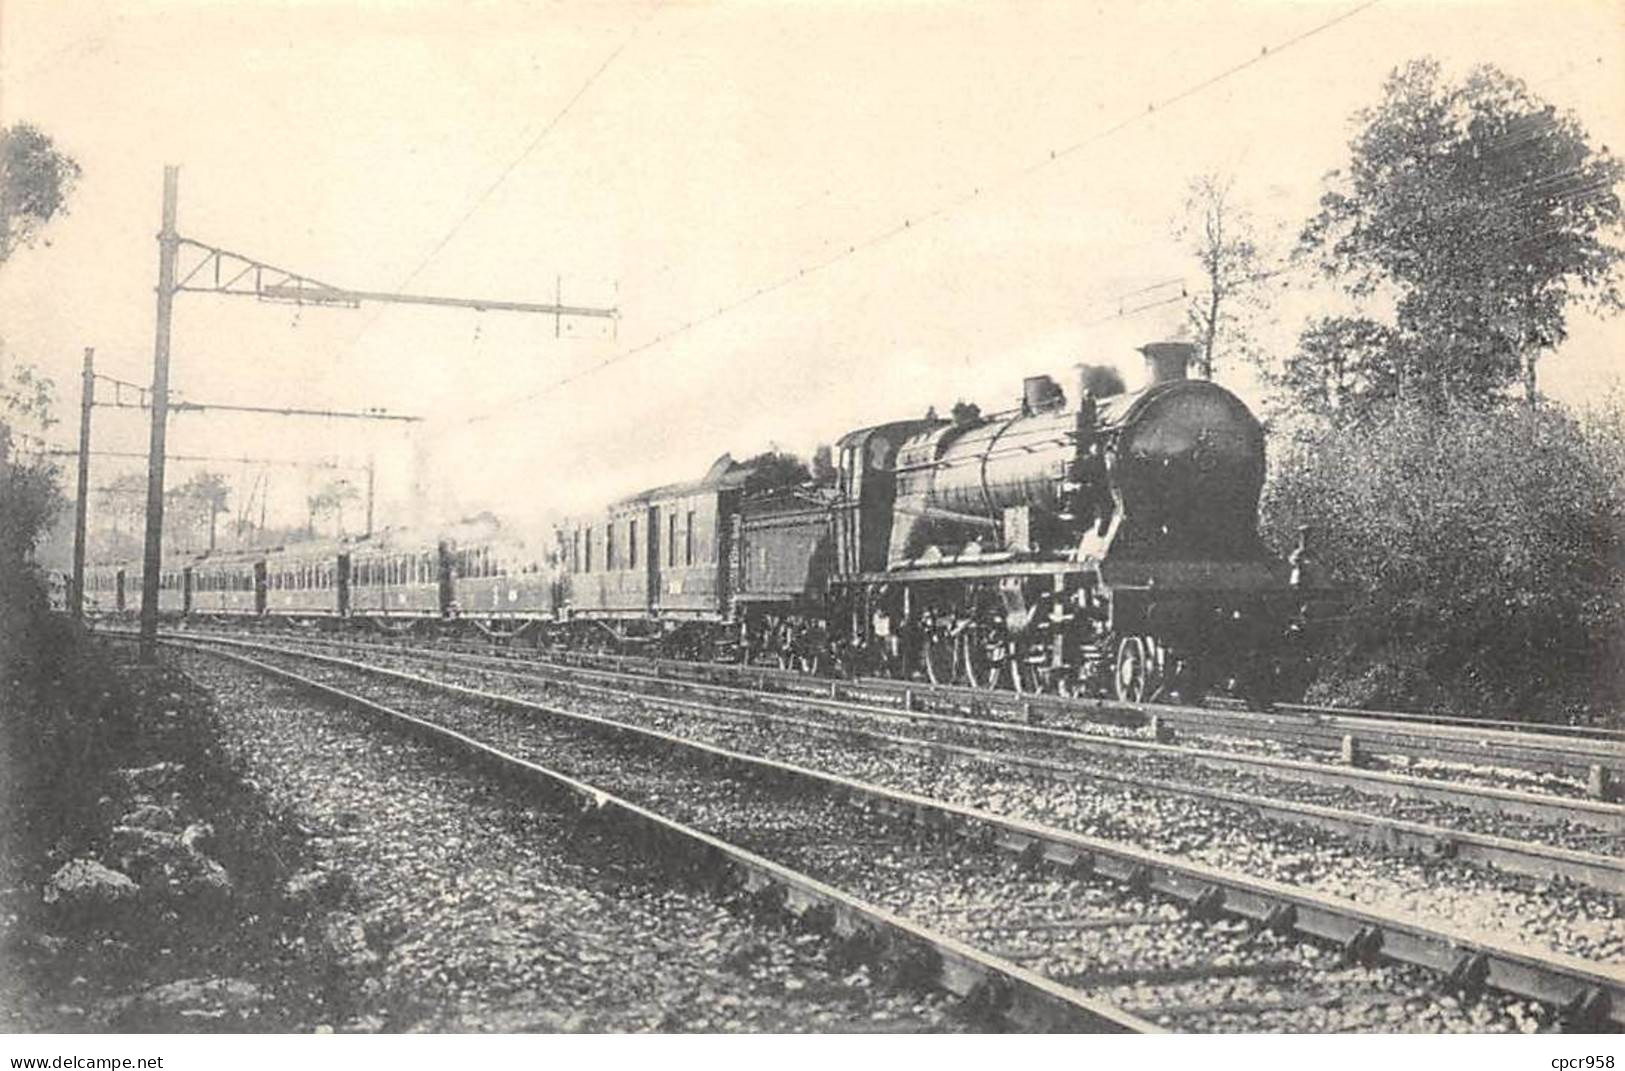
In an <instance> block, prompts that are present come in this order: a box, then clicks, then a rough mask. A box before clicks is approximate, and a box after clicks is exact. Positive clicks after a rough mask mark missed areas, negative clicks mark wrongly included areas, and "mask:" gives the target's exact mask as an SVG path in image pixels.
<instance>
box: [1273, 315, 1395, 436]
mask: <svg viewBox="0 0 1625 1071" xmlns="http://www.w3.org/2000/svg"><path fill="white" fill-rule="evenodd" d="M1406 359H1407V352H1406V350H1405V348H1404V347H1403V346H1402V345H1401V344H1400V340H1399V339H1398V337H1397V336H1396V333H1395V332H1394V330H1393V329H1392V328H1390V327H1387V326H1385V325H1383V324H1380V323H1377V322H1375V321H1373V320H1368V319H1364V318H1361V317H1351V316H1323V317H1321V318H1319V319H1317V320H1314V321H1312V322H1311V323H1310V324H1309V325H1308V326H1307V327H1305V328H1304V329H1303V332H1302V334H1301V335H1300V336H1299V338H1298V349H1297V352H1296V353H1294V354H1292V355H1291V356H1289V357H1288V358H1287V359H1286V361H1285V362H1284V363H1283V365H1282V367H1281V369H1280V371H1278V372H1273V373H1270V374H1269V376H1268V378H1269V379H1270V380H1271V381H1272V383H1273V384H1274V385H1275V386H1276V387H1278V388H1281V393H1282V395H1284V397H1285V398H1286V399H1289V400H1290V401H1289V404H1288V405H1287V406H1286V408H1288V409H1290V410H1291V411H1293V412H1294V413H1296V414H1308V415H1311V416H1317V417H1323V418H1326V419H1329V420H1333V421H1338V422H1361V421H1365V420H1371V419H1379V418H1380V417H1381V416H1382V415H1383V414H1384V413H1385V412H1386V411H1387V409H1388V405H1389V403H1390V402H1392V401H1393V400H1394V399H1395V398H1398V397H1399V396H1401V395H1402V394H1403V393H1404V381H1405V375H1406ZM1277 415H1279V414H1277Z"/></svg>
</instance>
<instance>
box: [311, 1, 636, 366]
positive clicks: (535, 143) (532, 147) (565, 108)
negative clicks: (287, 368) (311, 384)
mask: <svg viewBox="0 0 1625 1071" xmlns="http://www.w3.org/2000/svg"><path fill="white" fill-rule="evenodd" d="M662 2H663V0H654V3H652V4H650V6H649V10H648V12H647V13H646V14H645V15H644V16H643V18H642V19H640V20H639V21H638V22H637V23H636V24H634V25H633V27H632V29H631V31H630V32H629V33H627V35H626V36H625V37H623V38H622V39H621V42H620V44H618V45H616V46H615V48H614V50H613V51H611V52H610V53H609V54H608V55H607V56H605V57H604V59H603V61H602V62H600V63H599V64H598V66H597V67H596V68H594V69H593V71H592V73H591V74H589V75H588V76H587V77H586V79H585V80H584V81H583V82H582V83H581V85H580V86H578V87H577V88H576V91H575V93H573V94H572V95H571V96H570V99H568V100H566V101H565V102H564V104H563V105H562V106H560V107H559V109H558V110H557V111H555V112H554V113H553V116H552V118H550V119H549V120H548V121H547V122H546V123H544V124H543V126H542V128H541V129H540V130H539V131H538V132H537V133H536V136H535V137H533V138H531V139H530V140H529V141H528V142H526V143H525V144H524V146H523V147H522V148H521V149H520V151H519V153H518V154H517V155H516V156H514V158H513V159H511V160H509V161H508V163H507V165H506V166H505V167H503V168H502V170H501V171H499V172H498V173H497V176H496V178H494V179H492V180H491V182H490V183H489V184H487V185H486V186H485V188H484V189H483V190H481V191H480V193H479V195H478V196H476V197H475V198H474V200H473V201H472V202H471V203H470V204H469V206H468V207H467V208H466V209H465V210H464V211H463V213H462V214H461V215H460V216H458V217H457V220H456V221H455V222H454V223H452V225H451V227H450V228H449V229H448V230H447V231H446V233H445V234H443V235H442V236H441V237H440V240H439V241H437V242H436V243H435V244H434V246H433V247H432V248H431V249H430V250H429V251H428V252H427V253H426V254H424V256H423V258H422V259H421V260H419V261H418V263H417V265H416V266H415V267H414V268H413V269H412V270H411V271H409V272H407V273H406V275H404V276H403V277H402V278H401V280H400V282H398V283H396V284H395V285H394V286H393V287H391V290H393V291H395V292H401V291H404V290H405V289H406V288H407V286H409V285H410V284H411V283H412V281H413V280H414V279H416V278H417V277H418V276H419V275H420V274H422V272H423V270H424V269H425V268H427V267H428V266H429V264H430V263H432V262H433V261H434V259H435V257H437V256H439V255H440V253H441V251H442V250H444V249H445V248H446V246H447V245H449V244H450V243H451V240H452V239H453V238H455V237H456V236H457V233H458V232H459V231H461V230H462V229H463V227H464V226H466V225H467V224H468V221H469V220H471V219H473V218H474V214H475V213H476V212H478V211H479V210H480V207H481V206H482V205H484V204H485V202H486V201H487V200H489V199H490V197H491V195H492V194H494V193H495V192H496V191H497V190H498V189H499V188H500V187H501V186H502V184H503V183H505V182H507V181H508V177H509V176H510V175H512V174H513V173H514V171H516V170H517V169H518V168H519V165H521V164H523V163H524V162H525V161H526V160H527V159H529V158H530V155H531V154H532V153H534V152H535V151H536V150H537V149H538V148H539V147H540V146H541V144H542V142H544V141H546V140H547V136H548V135H549V134H551V133H552V132H553V131H554V130H555V129H557V127H558V125H559V124H560V123H562V122H563V121H564V119H565V117H566V116H568V115H569V114H570V112H571V111H572V110H573V109H574V108H575V106H576V104H577V103H579V102H580V101H581V98H583V97H585V96H586V95H587V93H588V91H589V90H591V89H592V87H593V86H594V85H595V84H597V82H598V80H599V78H601V77H603V74H604V72H605V71H607V70H609V68H610V65H611V64H613V63H614V62H615V61H616V60H617V59H619V58H620V56H621V54H622V53H623V52H625V51H626V49H627V48H628V46H630V45H631V44H632V42H633V41H634V40H636V39H637V37H638V35H639V34H640V33H642V32H643V29H644V27H646V26H647V25H648V24H649V22H650V20H652V19H653V18H654V16H655V14H656V13H657V12H659V10H660V7H661V4H662ZM384 311H385V310H384V306H379V307H377V309H375V311H374V312H373V314H372V316H371V317H370V318H369V319H368V320H367V322H366V323H364V324H363V325H362V326H361V330H359V331H357V332H356V333H355V335H354V336H353V337H352V338H351V339H350V341H349V342H348V343H347V344H346V345H345V348H344V349H343V351H341V352H340V353H339V355H338V356H337V357H335V358H334V360H333V365H332V367H331V368H329V369H328V372H329V373H331V372H332V371H333V370H334V369H336V368H337V367H338V366H339V365H340V364H342V363H343V362H344V361H345V360H346V359H348V357H349V356H350V354H351V353H352V352H354V349H355V347H356V345H357V344H358V343H359V342H360V340H361V338H362V336H364V335H365V334H366V333H367V332H368V331H370V330H371V329H372V328H373V326H374V325H376V324H377V322H378V319H379V317H381V316H382V315H383V314H384Z"/></svg>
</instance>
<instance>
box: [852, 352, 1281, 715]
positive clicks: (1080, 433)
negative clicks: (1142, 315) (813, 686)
mask: <svg viewBox="0 0 1625 1071" xmlns="http://www.w3.org/2000/svg"><path fill="white" fill-rule="evenodd" d="M1141 352H1142V353H1144V355H1145V358H1146V363H1147V369H1148V380H1149V382H1148V384H1147V385H1146V386H1145V387H1144V388H1143V389H1141V390H1138V391H1135V392H1133V393H1116V394H1109V395H1106V396H1096V395H1095V394H1094V393H1093V392H1092V391H1090V390H1089V389H1088V388H1087V386H1086V383H1085V376H1084V375H1083V374H1081V373H1082V371H1083V370H1081V369H1080V376H1079V379H1078V382H1077V383H1075V384H1074V385H1073V388H1072V390H1071V392H1070V396H1069V394H1068V393H1066V392H1063V391H1062V390H1061V389H1060V387H1058V386H1057V385H1056V384H1055V383H1054V382H1053V381H1052V380H1051V379H1050V378H1049V377H1047V376H1043V377H1035V378H1032V379H1029V380H1027V382H1026V384H1025V388H1024V391H1023V398H1022V404H1021V406H1020V407H1019V408H1018V409H1016V410H1014V411H1012V412H1009V413H1004V414H999V415H996V416H994V417H991V418H987V419H975V420H971V421H964V422H951V421H938V422H933V423H931V424H929V425H927V426H925V427H922V428H918V429H916V430H914V431H913V432H912V433H911V434H909V435H908V436H907V437H906V439H904V440H903V441H902V443H901V445H900V447H899V448H898V450H897V453H896V459H895V464H894V465H893V466H892V478H893V480H894V484H895V493H894V494H893V495H892V497H891V501H890V503H889V513H888V510H887V508H886V505H884V504H877V506H876V508H874V509H872V510H871V511H870V516H868V517H866V518H865V519H864V523H865V524H866V525H870V526H875V527H881V528H885V529H887V530H888V538H887V543H886V548H887V549H886V560H885V564H884V568H883V569H882V570H879V571H865V572H860V573H858V574H857V575H855V576H852V577H851V578H850V582H848V583H846V584H844V585H839V588H840V590H839V591H838V592H837V594H838V596H839V597H842V598H844V599H845V601H846V602H847V603H857V604H861V605H862V607H863V611H862V612H861V613H855V614H848V615H846V617H845V619H846V620H849V621H850V622H851V626H852V627H851V634H850V636H849V637H848V640H849V642H850V644H851V645H852V646H854V647H856V648H859V649H866V650H868V651H869V652H871V654H878V655H879V656H880V658H881V660H882V661H884V662H886V663H888V664H889V665H890V666H892V667H893V668H895V669H899V670H901V671H902V672H905V673H911V672H917V673H920V674H922V675H924V676H927V677H929V678H930V679H931V680H933V681H935V682H938V683H951V682H957V683H964V684H971V685H977V686H982V687H987V686H993V685H995V684H1002V685H1004V686H1006V687H1013V688H1016V689H1020V690H1028V689H1053V690H1059V691H1064V692H1089V693H1109V694H1115V695H1117V696H1119V697H1121V698H1125V699H1136V700H1137V699H1148V698H1153V697H1156V696H1160V695H1170V696H1172V695H1177V696H1180V697H1185V698H1191V697H1194V696H1195V695H1198V694H1200V693H1201V692H1202V691H1204V690H1206V689H1208V688H1209V687H1211V686H1213V685H1220V686H1223V687H1226V688H1229V689H1232V690H1236V691H1241V692H1247V693H1252V694H1254V695H1258V694H1260V693H1263V692H1266V691H1268V690H1269V689H1270V688H1271V687H1272V685H1273V681H1272V678H1273V676H1274V674H1275V669H1274V667H1273V665H1272V655H1273V654H1275V653H1276V650H1277V649H1278V647H1279V641H1280V637H1281V635H1282V633H1283V632H1284V630H1285V627H1286V623H1287V619H1288V618H1289V617H1290V615H1291V613H1292V605H1293V602H1294V596H1295V592H1294V591H1293V588H1292V585H1291V583H1290V571H1289V569H1288V568H1287V566H1286V564H1285V563H1284V562H1282V561H1281V560H1280V559H1278V558H1276V557H1275V556H1274V555H1272V554H1271V553H1270V552H1269V551H1268V550H1267V549H1266V548H1265V546H1264V545H1263V543H1262V542H1261V540H1260V538H1259V535H1258V529H1257V516H1258V499H1259V493H1260V490H1261V489H1262V486H1263V479H1264V433H1263V429H1262V427H1261V426H1260V424H1259V422H1258V421H1257V419H1256V418H1254V416H1253V415H1252V413H1251V412H1250V411H1249V410H1248V408H1247V407H1246V405H1245V404H1244V403H1242V401H1241V400H1240V399H1238V398H1237V397H1235V395H1233V394H1231V393H1230V392H1229V391H1227V390H1225V389H1224V388H1222V387H1220V386H1218V385H1216V384H1214V383H1211V382H1208V381H1206V380H1193V379H1190V378H1188V377H1187V375H1186V368H1187V366H1188V363H1189V361H1190V359H1191V356H1192V354H1193V347H1191V346H1189V345H1187V344H1183V343H1153V344H1151V345H1148V346H1146V347H1144V348H1143V350H1142V351H1141Z"/></svg>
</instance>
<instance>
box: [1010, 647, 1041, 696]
mask: <svg viewBox="0 0 1625 1071" xmlns="http://www.w3.org/2000/svg"><path fill="white" fill-rule="evenodd" d="M1008 661H1009V663H1010V687H1012V688H1013V689H1015V690H1016V691H1017V692H1020V693H1021V694H1023V695H1035V694H1037V693H1038V692H1041V691H1043V690H1044V687H1043V684H1044V682H1043V681H1042V680H1041V679H1040V678H1039V675H1038V667H1037V666H1035V665H1033V664H1032V663H1031V662H1029V661H1027V660H1026V659H1025V658H1022V657H1020V656H1019V655H1017V654H1012V655H1011V656H1010V658H1009V659H1008Z"/></svg>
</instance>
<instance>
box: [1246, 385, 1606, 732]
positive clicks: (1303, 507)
mask: <svg viewBox="0 0 1625 1071" xmlns="http://www.w3.org/2000/svg"><path fill="white" fill-rule="evenodd" d="M1275 461H1276V469H1277V471H1276V473H1275V474H1274V478H1273V479H1272V480H1271V481H1270V484H1269V486H1268V488H1267V490H1266V493H1265V502H1264V523H1265V527H1266V531H1267V533H1268V535H1269V536H1270V537H1271V539H1272V541H1273V542H1274V543H1275V544H1276V545H1277V546H1288V545H1290V544H1291V542H1292V539H1293V537H1294V535H1295V531H1296V528H1297V526H1298V525H1301V524H1307V525H1311V526H1312V527H1313V529H1314V531H1315V537H1316V543H1317V558H1318V560H1319V562H1320V563H1321V565H1322V567H1323V568H1324V569H1325V571H1326V572H1327V573H1328V574H1329V578H1330V579H1331V580H1333V581H1334V582H1335V583H1338V584H1340V585H1342V586H1343V587H1344V588H1345V590H1346V593H1347V605H1346V608H1345V612H1344V613H1343V614H1342V615H1340V616H1339V618H1338V619H1337V620H1335V621H1333V622H1331V623H1330V625H1329V627H1327V628H1325V629H1323V630H1320V634H1319V635H1317V636H1315V637H1314V638H1313V639H1312V640H1311V645H1312V651H1311V658H1312V663H1313V668H1314V669H1315V670H1316V672H1317V681H1316V684H1315V685H1314V686H1313V688H1312V691H1311V698H1313V699H1318V700H1320V701H1325V702H1335V703H1351V704H1363V705H1367V706H1400V707H1418V706H1421V707H1426V708H1432V709H1444V710H1460V711H1464V712H1471V713H1476V714H1492V713H1493V714H1499V715H1502V716H1511V717H1523V718H1529V719H1536V720H1578V719H1581V718H1588V717H1595V718H1602V717H1606V716H1612V717H1617V716H1618V712H1619V711H1620V710H1621V707H1622V703H1625V405H1622V404H1621V403H1620V400H1619V399H1614V400H1612V401H1611V402H1610V403H1609V404H1608V405H1606V406H1604V407H1603V408H1602V409H1601V410H1600V411H1598V412H1596V413H1593V414H1591V415H1588V416H1586V417H1582V418H1576V417H1574V416H1571V415H1569V414H1568V413H1566V412H1564V411H1562V410H1560V409H1557V408H1553V407H1541V408H1538V409H1531V408H1528V407H1523V406H1519V407H1510V406H1509V407H1504V408H1500V409H1495V410H1490V411H1484V410H1482V409H1473V408H1467V407H1458V408H1454V409H1450V410H1447V411H1446V412H1444V413H1443V414H1442V415H1440V414H1438V413H1437V412H1428V413H1425V412H1423V411H1421V410H1420V409H1416V408H1409V407H1399V408H1396V409H1394V410H1393V411H1392V412H1391V413H1390V414H1389V415H1388V416H1387V417H1386V418H1383V419H1378V420H1373V421H1370V422H1362V423H1357V424H1356V423H1350V424H1347V425H1344V426H1330V427H1326V428H1323V429H1322V430H1321V431H1319V432H1318V433H1316V434H1301V435H1300V436H1299V437H1298V438H1297V439H1296V440H1295V441H1294V442H1292V443H1290V444H1288V445H1287V446H1286V447H1285V448H1284V449H1279V450H1278V451H1277V457H1276V459H1275Z"/></svg>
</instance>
